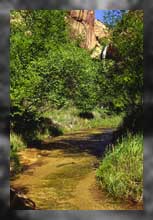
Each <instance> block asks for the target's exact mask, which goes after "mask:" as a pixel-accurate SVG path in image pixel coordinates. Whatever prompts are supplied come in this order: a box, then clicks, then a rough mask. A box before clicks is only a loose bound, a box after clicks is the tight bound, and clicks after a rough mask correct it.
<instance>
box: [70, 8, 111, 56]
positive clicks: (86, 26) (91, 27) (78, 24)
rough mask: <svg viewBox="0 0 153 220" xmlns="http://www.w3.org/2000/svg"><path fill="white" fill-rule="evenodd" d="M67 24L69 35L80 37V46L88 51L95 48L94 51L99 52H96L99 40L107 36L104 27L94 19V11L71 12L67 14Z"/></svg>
mask: <svg viewBox="0 0 153 220" xmlns="http://www.w3.org/2000/svg"><path fill="white" fill-rule="evenodd" d="M69 24H70V27H71V35H72V36H74V37H75V36H77V37H79V36H80V37H81V39H82V40H81V44H80V46H81V47H83V48H86V49H88V50H92V49H94V48H95V47H96V51H99V50H97V48H99V47H101V46H100V44H99V39H100V38H102V37H105V36H107V35H108V31H107V28H106V26H105V25H104V24H102V23H101V22H100V21H98V20H96V19H95V13H94V10H71V11H70V12H69ZM100 50H101V49H100ZM96 54H97V53H96ZM98 54H99V52H98ZM96 56H97V55H96ZM93 57H94V55H93Z"/></svg>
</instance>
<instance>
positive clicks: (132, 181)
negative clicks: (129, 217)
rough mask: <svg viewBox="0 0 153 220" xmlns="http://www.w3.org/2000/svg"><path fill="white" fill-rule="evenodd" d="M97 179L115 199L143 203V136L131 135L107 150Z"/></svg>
mask: <svg viewBox="0 0 153 220" xmlns="http://www.w3.org/2000/svg"><path fill="white" fill-rule="evenodd" d="M97 177H98V179H99V180H100V183H101V186H102V187H104V188H105V189H106V190H107V191H108V192H109V194H111V195H112V196H113V197H115V198H120V199H127V200H128V199H130V200H132V201H135V202H142V193H143V192H142V191H143V135H142V134H137V135H134V136H132V135H131V134H130V133H129V134H128V135H127V137H123V138H122V139H120V140H119V141H118V142H117V143H116V146H115V147H113V149H112V150H107V151H106V154H105V157H104V158H103V159H102V161H101V164H100V167H99V168H98V170H97Z"/></svg>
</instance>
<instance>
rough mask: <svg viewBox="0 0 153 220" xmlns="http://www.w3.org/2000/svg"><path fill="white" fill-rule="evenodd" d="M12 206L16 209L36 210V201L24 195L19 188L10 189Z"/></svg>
mask: <svg viewBox="0 0 153 220" xmlns="http://www.w3.org/2000/svg"><path fill="white" fill-rule="evenodd" d="M10 208H11V209H15V210H35V208H36V205H35V203H34V202H33V201H32V200H31V199H29V198H26V197H25V196H24V197H23V196H22V195H21V194H20V193H19V192H18V191H17V190H15V189H13V188H11V189H10Z"/></svg>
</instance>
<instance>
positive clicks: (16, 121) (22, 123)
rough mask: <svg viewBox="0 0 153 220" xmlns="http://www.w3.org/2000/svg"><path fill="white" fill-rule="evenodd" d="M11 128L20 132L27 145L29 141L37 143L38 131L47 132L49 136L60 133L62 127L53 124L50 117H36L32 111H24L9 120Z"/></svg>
mask: <svg viewBox="0 0 153 220" xmlns="http://www.w3.org/2000/svg"><path fill="white" fill-rule="evenodd" d="M11 122H12V123H11V130H12V131H14V132H15V133H17V134H20V135H21V136H22V138H23V140H24V141H25V143H26V144H27V145H30V144H31V143H33V144H34V143H36V144H38V143H39V140H38V139H37V134H38V132H39V133H40V134H46V133H47V134H48V135H49V136H54V137H55V136H58V135H62V134H63V132H62V129H61V128H60V127H59V125H58V124H55V123H54V122H53V121H52V120H51V119H50V118H44V117H37V116H36V115H35V113H33V112H24V113H23V114H22V115H17V116H16V117H14V118H13V119H12V120H11Z"/></svg>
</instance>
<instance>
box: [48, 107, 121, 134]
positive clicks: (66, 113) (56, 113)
mask: <svg viewBox="0 0 153 220" xmlns="http://www.w3.org/2000/svg"><path fill="white" fill-rule="evenodd" d="M93 116H94V117H93V119H84V118H80V117H79V111H78V110H77V109H76V108H75V107H69V108H67V109H66V108H62V109H60V110H55V109H53V110H52V111H48V112H45V113H44V117H49V118H51V119H52V120H53V122H55V123H57V124H58V125H59V126H60V127H61V129H62V130H63V132H64V133H67V132H73V131H79V130H83V129H90V128H98V127H101V128H115V127H117V126H118V125H119V124H120V123H121V122H122V118H123V116H122V115H112V116H110V115H107V112H106V111H105V110H104V109H98V108H96V109H95V110H94V111H93Z"/></svg>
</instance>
